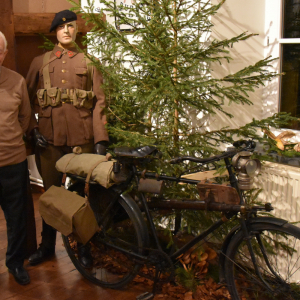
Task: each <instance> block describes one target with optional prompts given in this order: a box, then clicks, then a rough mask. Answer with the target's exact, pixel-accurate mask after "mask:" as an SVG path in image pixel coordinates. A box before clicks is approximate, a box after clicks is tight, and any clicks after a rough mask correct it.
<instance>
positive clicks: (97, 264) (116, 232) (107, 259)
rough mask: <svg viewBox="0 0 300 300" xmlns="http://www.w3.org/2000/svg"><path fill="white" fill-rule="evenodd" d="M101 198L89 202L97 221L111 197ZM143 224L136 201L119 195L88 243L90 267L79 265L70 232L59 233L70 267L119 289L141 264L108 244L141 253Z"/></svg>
mask: <svg viewBox="0 0 300 300" xmlns="http://www.w3.org/2000/svg"><path fill="white" fill-rule="evenodd" d="M102 196H103V194H102ZM104 198H105V197H102V199H100V198H99V199H96V201H94V203H93V202H92V203H91V206H92V208H93V210H94V213H95V215H96V218H97V220H98V221H100V220H101V218H102V214H103V211H104V209H105V208H106V207H107V205H108V204H109V202H110V201H111V200H112V199H111V198H110V199H109V197H106V199H104ZM94 200H95V199H94ZM145 226H146V225H145V224H144V220H143V218H142V214H141V213H140V211H139V209H138V207H137V205H136V203H135V202H134V201H133V200H132V199H130V198H129V199H126V200H125V199H124V198H122V197H121V196H120V197H119V198H118V200H117V202H116V203H115V204H114V206H113V207H112V209H111V210H110V214H109V215H108V216H107V217H106V218H105V220H102V221H101V231H100V232H99V233H97V234H96V235H95V236H94V237H93V238H92V239H91V241H90V242H89V247H90V251H91V255H92V257H93V266H92V268H89V269H87V268H84V267H83V266H82V265H81V263H80V261H79V259H78V252H77V242H76V241H75V240H74V239H73V237H72V235H71V236H68V237H66V236H63V241H64V245H65V247H66V251H67V253H68V255H69V257H70V258H71V260H72V262H73V264H74V266H75V267H76V269H77V270H78V271H79V272H80V273H81V274H82V275H83V276H84V277H85V278H86V279H88V280H89V281H91V282H93V283H94V284H97V285H100V286H104V287H109V288H114V289H119V288H122V287H123V286H125V285H127V284H128V283H129V282H130V281H132V280H133V278H134V277H135V276H136V274H137V272H138V270H139V268H140V267H141V263H138V262H137V261H136V260H134V259H133V258H132V256H130V255H128V254H125V253H123V252H122V251H118V250H117V249H115V248H113V247H111V246H117V247H120V248H122V249H124V250H127V251H129V252H131V253H132V252H134V253H137V254H142V253H143V247H145V246H146V244H147V239H148V236H147V233H146V231H145Z"/></svg>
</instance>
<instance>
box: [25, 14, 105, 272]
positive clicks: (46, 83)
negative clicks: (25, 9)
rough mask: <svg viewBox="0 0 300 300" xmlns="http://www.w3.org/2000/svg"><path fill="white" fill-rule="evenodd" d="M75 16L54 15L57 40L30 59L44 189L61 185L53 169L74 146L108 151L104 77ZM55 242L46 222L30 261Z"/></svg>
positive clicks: (84, 257) (87, 262) (86, 259)
mask: <svg viewBox="0 0 300 300" xmlns="http://www.w3.org/2000/svg"><path fill="white" fill-rule="evenodd" d="M76 20H77V16H76V14H75V13H73V12H71V11H69V10H64V11H61V12H59V13H57V14H56V15H55V17H54V19H53V21H52V24H51V27H50V32H52V31H54V30H55V31H56V36H57V40H58V44H57V45H55V47H54V49H53V50H52V51H50V52H47V53H45V54H44V55H41V56H38V57H36V58H35V59H34V60H33V61H32V63H31V66H30V69H29V72H28V74H27V77H26V81H27V87H28V92H29V97H30V100H31V103H32V106H35V112H36V113H38V123H36V120H35V118H32V119H31V125H30V129H29V130H30V131H31V132H32V133H33V137H34V140H35V142H36V145H37V146H38V147H39V148H38V149H39V151H38V152H39V164H40V172H41V176H42V178H43V182H44V187H45V190H47V189H48V188H50V186H52V185H57V186H60V185H61V174H59V173H58V172H57V170H56V169H55V163H56V161H57V160H58V159H59V158H61V157H62V156H63V155H64V154H67V153H70V152H72V148H73V147H75V146H80V147H81V148H82V152H86V153H93V152H94V153H97V154H104V155H105V153H106V143H107V141H108V134H107V131H106V129H105V124H106V116H105V114H104V108H105V96H104V93H103V90H102V89H101V84H102V82H103V79H102V75H101V74H100V73H99V72H98V71H97V69H96V68H95V67H93V66H91V65H90V64H89V63H90V61H89V60H88V59H87V58H86V57H85V56H84V55H83V53H78V50H77V49H76V47H75V45H74V41H75V38H76V34H77V23H76ZM55 241H56V231H55V230H54V229H53V228H52V227H51V226H49V225H48V224H46V223H45V222H43V231H42V243H41V244H40V247H39V248H38V250H37V251H36V253H34V254H33V255H32V256H31V257H30V258H29V262H30V263H31V264H32V265H36V264H38V263H40V262H42V261H44V260H45V259H47V258H48V257H50V256H52V255H53V254H54V252H55ZM78 252H79V258H80V261H81V262H82V264H83V265H84V266H85V267H89V266H91V263H92V258H91V256H90V254H89V251H88V249H87V247H84V246H82V245H79V247H78Z"/></svg>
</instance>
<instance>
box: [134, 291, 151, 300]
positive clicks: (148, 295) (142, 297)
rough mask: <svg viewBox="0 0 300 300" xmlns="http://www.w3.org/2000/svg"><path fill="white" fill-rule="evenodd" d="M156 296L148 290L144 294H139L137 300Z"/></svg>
mask: <svg viewBox="0 0 300 300" xmlns="http://www.w3.org/2000/svg"><path fill="white" fill-rule="evenodd" d="M153 298H154V294H153V293H150V292H146V293H143V294H140V295H139V296H137V297H136V300H150V299H153Z"/></svg>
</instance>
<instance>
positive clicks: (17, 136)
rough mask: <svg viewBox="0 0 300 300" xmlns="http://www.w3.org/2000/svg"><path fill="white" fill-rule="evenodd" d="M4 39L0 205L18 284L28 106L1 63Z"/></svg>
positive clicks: (18, 79)
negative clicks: (24, 137)
mask: <svg viewBox="0 0 300 300" xmlns="http://www.w3.org/2000/svg"><path fill="white" fill-rule="evenodd" d="M6 54H7V41H6V38H5V36H4V35H3V33H2V32H0V205H1V207H2V209H3V211H4V215H5V219H6V225H7V252H6V266H7V267H8V270H9V272H10V273H12V275H13V276H14V278H15V280H16V281H17V282H18V283H19V284H23V285H24V284H28V283H29V282H30V278H29V275H28V273H27V271H26V270H25V269H24V267H23V263H24V258H25V257H24V255H25V254H26V211H27V210H26V201H27V198H26V197H27V180H28V167H27V159H26V148H25V144H24V140H23V135H24V133H25V132H26V131H27V128H28V125H29V121H30V116H31V109H30V102H29V98H28V93H27V88H26V82H25V79H24V78H23V77H22V76H21V75H19V74H18V73H16V72H14V71H11V70H9V69H7V68H5V67H3V66H2V63H3V61H4V58H5V56H6Z"/></svg>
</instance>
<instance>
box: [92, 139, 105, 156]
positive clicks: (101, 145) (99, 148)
mask: <svg viewBox="0 0 300 300" xmlns="http://www.w3.org/2000/svg"><path fill="white" fill-rule="evenodd" d="M106 144H107V142H105V141H102V142H98V143H97V144H95V146H94V153H95V154H99V155H106Z"/></svg>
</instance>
